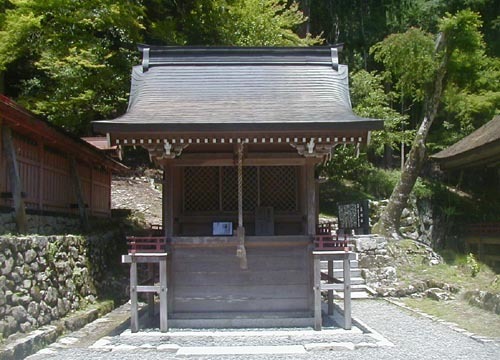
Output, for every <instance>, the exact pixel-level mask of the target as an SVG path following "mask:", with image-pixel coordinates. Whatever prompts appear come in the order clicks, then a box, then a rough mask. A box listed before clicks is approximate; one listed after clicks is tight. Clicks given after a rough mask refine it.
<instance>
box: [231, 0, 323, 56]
mask: <svg viewBox="0 0 500 360" xmlns="http://www.w3.org/2000/svg"><path fill="white" fill-rule="evenodd" d="M228 15H229V21H228V22H227V23H226V26H224V28H223V41H224V43H225V44H228V45H229V44H230V45H238V46H307V45H314V44H319V43H321V42H322V39H321V38H320V37H319V36H317V37H311V36H310V34H307V36H306V37H305V38H300V37H299V36H298V35H297V34H296V33H295V32H294V31H293V30H294V29H295V28H296V27H297V26H298V25H300V24H302V23H303V22H304V21H306V17H305V16H304V15H303V13H302V12H301V11H299V8H298V4H297V3H296V2H292V3H291V4H288V2H287V1H285V0H235V1H233V2H230V4H229V6H228Z"/></svg>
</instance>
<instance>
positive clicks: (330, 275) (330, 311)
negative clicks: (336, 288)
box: [328, 260, 333, 315]
mask: <svg viewBox="0 0 500 360" xmlns="http://www.w3.org/2000/svg"><path fill="white" fill-rule="evenodd" d="M328 284H333V260H328ZM328 315H333V290H328Z"/></svg>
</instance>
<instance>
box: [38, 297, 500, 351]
mask: <svg viewBox="0 0 500 360" xmlns="http://www.w3.org/2000/svg"><path fill="white" fill-rule="evenodd" d="M353 316H354V318H356V319H360V320H362V322H363V323H364V324H366V325H367V326H368V327H370V328H372V329H373V330H375V331H376V332H378V333H379V334H380V335H382V336H383V337H384V338H385V339H386V340H388V341H389V342H391V343H392V344H394V346H379V347H375V348H368V347H366V348H359V349H355V350H346V351H325V350H323V351H319V350H318V351H310V352H308V353H306V354H290V355H227V356H222V355H212V356H192V357H190V358H196V359H236V360H238V359H263V360H264V359H266V360H269V359H320V360H321V359H332V358H333V357H340V358H342V359H356V360H364V359H366V360H373V359H405V360H410V359H471V358H474V359H481V360H482V359H500V343H495V342H489V343H480V342H478V341H476V340H474V339H472V338H470V337H469V336H467V335H465V334H461V333H459V332H456V331H454V330H452V329H450V328H448V327H447V326H445V325H443V324H441V323H437V322H434V321H432V320H429V319H427V318H423V317H421V316H419V315H416V314H414V313H411V312H408V311H406V310H403V309H401V308H399V307H397V306H395V305H392V304H389V303H387V302H385V301H378V300H364V301H355V302H354V303H353ZM334 336H336V335H332V337H334ZM359 336H360V335H359V334H353V337H352V338H351V339H347V338H346V337H345V336H341V338H338V337H337V338H335V339H332V340H331V341H335V342H338V341H350V342H354V343H355V342H356V338H357V337H359ZM118 338H121V340H120V341H121V342H122V343H123V344H124V345H125V344H126V342H124V339H126V338H127V336H121V337H119V336H118V337H111V338H109V339H110V340H111V341H112V342H113V341H114V342H116V341H118ZM146 339H147V336H145V339H144V342H145V343H147V342H151V338H150V339H149V340H146ZM158 339H159V338H158ZM223 339H224V342H225V343H224V342H222V343H223V344H224V345H225V346H231V345H234V343H233V341H232V340H231V339H230V337H223ZM138 340H140V338H139V337H137V336H136V335H135V336H134V340H133V342H132V341H131V342H130V343H129V345H133V344H134V345H137V341H138ZM163 340H165V341H166V342H169V343H172V339H170V338H164V339H163ZM247 340H248V341H246V342H245V344H246V345H266V343H265V342H264V340H263V337H261V338H259V337H258V336H256V337H250V338H248V339H247ZM278 340H279V339H278V337H277V338H275V339H271V340H270V342H269V345H271V344H277V343H279V341H278ZM292 340H293V341H292ZM296 340H297V339H294V338H293V336H292V337H289V338H286V341H284V343H287V344H290V343H297V341H296ZM303 340H305V341H304V342H305V343H307V342H310V341H311V339H310V338H309V339H307V338H304V339H303ZM313 340H314V341H315V342H320V341H325V339H324V335H321V333H317V337H315V338H314V339H313ZM240 341H241V339H239V340H238V341H237V342H236V343H240ZM220 344H221V343H220V342H219V341H218V340H217V341H215V343H214V338H207V339H206V343H201V342H200V339H199V338H197V339H196V344H194V343H192V344H190V343H188V342H187V343H185V344H183V345H184V346H189V345H191V346H192V345H198V346H200V345H205V346H210V345H220ZM155 345H157V344H155ZM51 351H53V353H52V354H48V353H47V354H43V351H42V353H38V354H35V355H33V356H31V357H29V359H31V360H38V359H103V360H107V359H138V358H141V359H143V360H147V359H166V358H173V357H175V354H173V353H169V352H167V351H160V350H157V349H137V348H135V349H130V348H129V349H127V348H126V346H123V348H122V350H119V351H102V350H95V349H89V348H79V347H74V348H66V349H65V348H57V346H52V347H51Z"/></svg>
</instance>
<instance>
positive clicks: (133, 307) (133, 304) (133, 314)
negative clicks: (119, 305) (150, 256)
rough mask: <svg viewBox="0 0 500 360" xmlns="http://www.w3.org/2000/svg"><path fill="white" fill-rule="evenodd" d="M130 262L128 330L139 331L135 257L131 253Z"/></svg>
mask: <svg viewBox="0 0 500 360" xmlns="http://www.w3.org/2000/svg"><path fill="white" fill-rule="evenodd" d="M131 260H132V261H131V263H130V330H131V331H132V332H133V333H135V332H138V331H139V310H138V308H137V259H136V257H135V256H134V255H132V259H131Z"/></svg>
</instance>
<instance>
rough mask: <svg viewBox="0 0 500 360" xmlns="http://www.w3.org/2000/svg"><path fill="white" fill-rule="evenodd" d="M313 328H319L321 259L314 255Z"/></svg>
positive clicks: (320, 321)
mask: <svg viewBox="0 0 500 360" xmlns="http://www.w3.org/2000/svg"><path fill="white" fill-rule="evenodd" d="M313 261H314V270H313V271H314V287H313V289H314V330H318V331H319V330H321V326H322V319H321V261H320V258H319V257H318V256H314V260H313Z"/></svg>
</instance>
